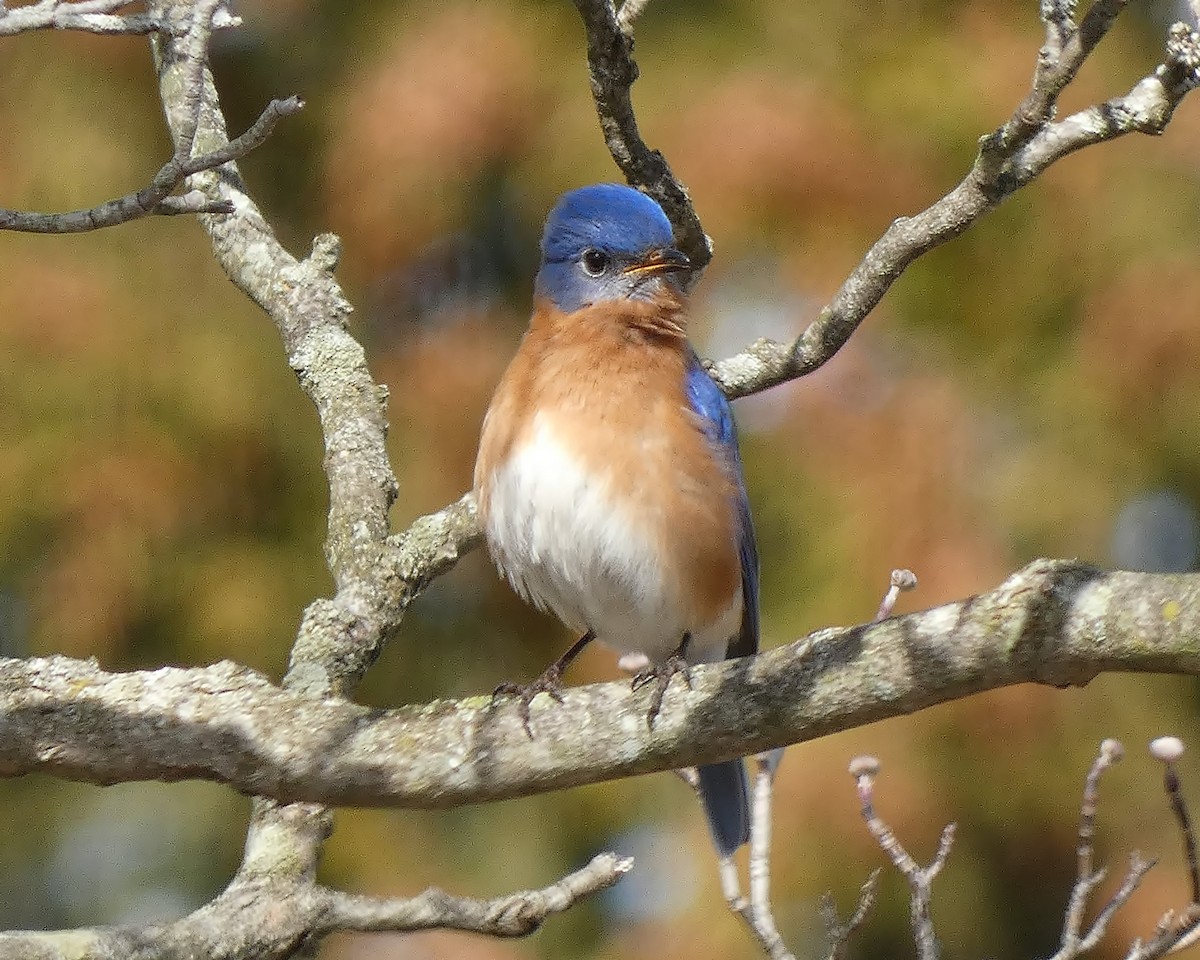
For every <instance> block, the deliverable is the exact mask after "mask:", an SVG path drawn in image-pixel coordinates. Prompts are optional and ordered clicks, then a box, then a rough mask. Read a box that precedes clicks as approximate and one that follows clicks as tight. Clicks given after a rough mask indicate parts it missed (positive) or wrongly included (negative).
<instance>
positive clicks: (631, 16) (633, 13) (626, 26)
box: [617, 0, 650, 36]
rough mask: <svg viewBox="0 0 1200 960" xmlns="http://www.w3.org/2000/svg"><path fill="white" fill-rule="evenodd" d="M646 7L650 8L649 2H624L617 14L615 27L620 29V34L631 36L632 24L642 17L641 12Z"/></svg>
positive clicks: (635, 0)
mask: <svg viewBox="0 0 1200 960" xmlns="http://www.w3.org/2000/svg"><path fill="white" fill-rule="evenodd" d="M648 6H650V0H625V2H624V3H622V4H621V10H620V12H619V13H618V14H617V26H618V27H620V28H621V32H622V33H624V34H626V35H629V36H631V35H632V34H633V22H634V21H635V20H636V19H637V18H638V17H640V16H641V15H642V11H643V10H645V9H646V7H648Z"/></svg>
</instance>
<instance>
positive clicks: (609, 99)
mask: <svg viewBox="0 0 1200 960" xmlns="http://www.w3.org/2000/svg"><path fill="white" fill-rule="evenodd" d="M574 2H575V7H576V8H577V9H578V10H579V15H580V17H582V18H583V24H584V28H585V29H586V31H587V51H588V74H589V77H590V79H591V85H592V98H593V99H594V100H595V102H596V113H597V116H598V117H599V119H600V129H601V130H602V131H603V133H604V142H605V143H606V144H607V145H608V150H609V153H610V154H612V158H613V160H614V161H616V164H617V166H618V167H619V168H620V170H621V173H623V174H624V175H625V179H626V180H628V181H629V183H631V184H632V185H633V186H636V187H639V188H640V189H642V190H644V191H645V192H646V193H648V194H649V195H650V196H652V197H653V198H654V199H655V200H657V201H658V202H659V204H660V205H661V206H662V208H663V210H664V211H666V214H667V216H668V217H669V218H670V220H671V223H672V224H673V225H674V226H675V243H676V245H677V246H678V247H679V249H680V250H682V251H683V252H684V253H686V254H687V256H688V258H689V259H690V260H691V261H692V265H693V266H694V267H695V268H696V269H695V271H693V276H699V271H700V270H701V269H702V268H703V267H705V266H707V264H708V262H709V261H710V260H711V259H712V241H711V240H709V238H708V236H707V235H706V234H705V233H704V228H703V227H702V226H701V225H700V218H699V217H697V216H696V210H695V208H694V207H693V206H692V201H691V198H690V197H689V196H688V192H687V189H686V188H685V187H684V185H683V184H682V183H680V181H679V180H678V179H676V177H675V175H674V174H673V173H672V172H671V168H670V166H669V165H668V164H667V161H666V158H664V157H663V155H662V154H661V153H659V152H658V151H657V150H651V149H650V148H649V147H648V146H646V143H645V141H644V140H642V135H641V133H640V132H639V131H638V125H637V117H636V116H634V113H633V101H632V100H631V99H630V95H629V91H630V88H631V87H632V86H633V83H634V81H635V80H637V78H638V68H637V64H636V63H634V60H633V40H632V38H631V37H630V36H629V35H628V34H627V33H626V32H625V30H623V29H622V27H621V24H620V22H619V21H618V19H617V14H616V11H615V10H614V9H613V3H612V0H574Z"/></svg>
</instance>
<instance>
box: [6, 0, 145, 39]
mask: <svg viewBox="0 0 1200 960" xmlns="http://www.w3.org/2000/svg"><path fill="white" fill-rule="evenodd" d="M130 5H131V4H130V3H129V0H81V2H77V3H68V2H66V0H39V2H38V3H32V4H29V5H28V6H24V7H17V8H16V9H15V10H6V9H4V8H3V5H0V37H10V36H13V35H14V34H18V33H26V32H29V31H31V30H82V31H85V32H88V33H100V34H106V35H109V36H115V35H121V34H126V35H144V34H147V33H151V32H153V31H155V30H158V29H160V28H161V26H162V23H161V22H160V21H159V20H158V19H156V18H154V17H151V16H149V15H148V14H146V13H144V12H141V13H126V14H117V13H115V12H114V11H117V10H120V9H121V8H123V7H128V6H130Z"/></svg>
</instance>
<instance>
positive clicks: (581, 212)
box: [534, 183, 690, 313]
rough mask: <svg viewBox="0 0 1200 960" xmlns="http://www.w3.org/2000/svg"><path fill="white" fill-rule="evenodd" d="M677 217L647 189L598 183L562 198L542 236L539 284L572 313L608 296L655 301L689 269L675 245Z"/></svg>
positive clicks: (545, 293) (540, 289)
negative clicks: (673, 229)
mask: <svg viewBox="0 0 1200 960" xmlns="http://www.w3.org/2000/svg"><path fill="white" fill-rule="evenodd" d="M671 241H672V237H671V222H670V221H669V220H668V219H667V216H666V214H664V213H663V212H662V208H661V207H660V206H659V205H658V204H657V203H655V202H654V201H653V200H651V199H650V198H649V197H648V196H646V195H645V194H644V193H639V192H638V191H637V190H634V189H632V188H631V187H623V186H620V185H619V184H615V183H597V184H594V185H593V186H590V187H581V188H580V189H578V190H572V191H571V192H570V193H565V194H563V196H562V197H561V198H559V201H558V203H556V204H555V205H554V209H553V210H551V211H550V216H548V217H547V218H546V229H545V232H544V233H543V234H542V266H541V269H539V270H538V275H537V281H536V283H535V286H534V290H535V293H536V294H537V295H538V296H541V297H546V298H547V299H549V300H550V301H551V302H552V303H553V304H554V305H555V306H556V307H558V309H560V310H562V311H564V312H567V313H572V312H574V311H576V310H578V309H580V308H581V307H585V306H587V305H588V304H590V303H600V302H602V301H605V300H624V299H635V300H649V299H652V298H653V297H654V296H655V295H656V294H658V293H660V292H661V290H662V285H663V284H668V285H670V286H672V287H673V288H674V289H676V290H678V289H679V288H678V286H677V280H676V278H677V277H678V275H679V274H680V273H681V272H684V271H686V270H688V269H689V268H690V264H689V263H688V259H687V257H685V256H684V255H683V254H682V253H680V252H679V251H678V250H676V249H675V248H674V247H673V246H672V243H671Z"/></svg>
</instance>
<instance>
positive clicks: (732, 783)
mask: <svg viewBox="0 0 1200 960" xmlns="http://www.w3.org/2000/svg"><path fill="white" fill-rule="evenodd" d="M698 772H699V775H700V800H701V802H702V803H703V804H704V812H705V813H706V814H707V815H708V826H709V829H710V830H711V831H712V835H713V843H714V844H716V847H717V853H719V854H720V855H721V856H722V857H728V856H729V855H731V854H732V853H733V851H735V850H736V849H737V848H738V847H740V846H741V845H742V844H743V843H745V842H746V841H747V840H749V839H750V786H749V784H748V783H747V781H746V765H745V764H744V763H742V761H741V760H728V761H726V762H725V763H714V764H712V765H711V766H707V767H700V768H699V771H698Z"/></svg>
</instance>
